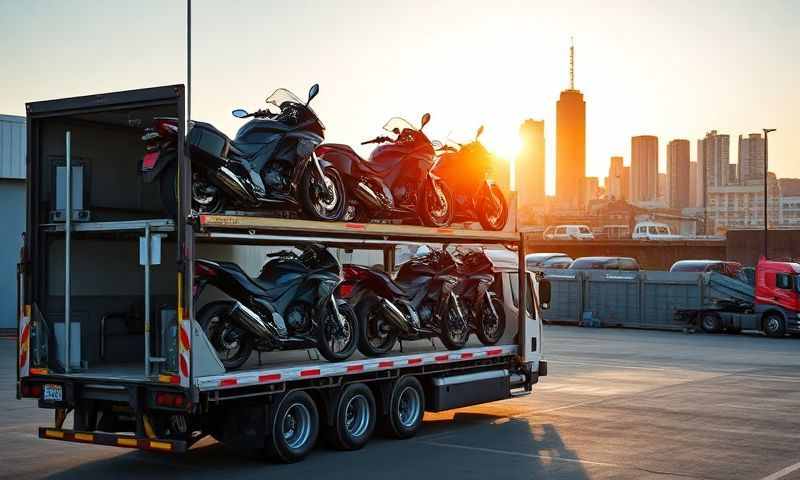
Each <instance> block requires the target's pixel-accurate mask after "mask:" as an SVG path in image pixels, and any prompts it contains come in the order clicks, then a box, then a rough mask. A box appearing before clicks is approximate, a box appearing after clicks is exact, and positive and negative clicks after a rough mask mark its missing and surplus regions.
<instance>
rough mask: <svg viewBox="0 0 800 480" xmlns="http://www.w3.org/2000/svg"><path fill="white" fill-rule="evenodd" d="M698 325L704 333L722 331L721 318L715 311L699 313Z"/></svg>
mask: <svg viewBox="0 0 800 480" xmlns="http://www.w3.org/2000/svg"><path fill="white" fill-rule="evenodd" d="M700 327H701V328H702V329H703V331H704V332H706V333H719V332H720V331H722V320H720V318H719V315H718V314H717V313H715V312H705V313H703V314H701V315H700Z"/></svg>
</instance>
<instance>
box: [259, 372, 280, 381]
mask: <svg viewBox="0 0 800 480" xmlns="http://www.w3.org/2000/svg"><path fill="white" fill-rule="evenodd" d="M280 379H281V374H280V373H270V374H267V375H259V376H258V383H268V382H277V381H278V380H280Z"/></svg>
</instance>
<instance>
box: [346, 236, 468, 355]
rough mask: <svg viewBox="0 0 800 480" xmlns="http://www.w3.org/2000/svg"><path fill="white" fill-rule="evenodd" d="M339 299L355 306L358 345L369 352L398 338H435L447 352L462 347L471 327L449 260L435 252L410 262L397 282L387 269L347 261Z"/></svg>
mask: <svg viewBox="0 0 800 480" xmlns="http://www.w3.org/2000/svg"><path fill="white" fill-rule="evenodd" d="M342 270H343V274H344V282H343V283H342V285H341V286H340V287H339V290H338V294H339V296H340V297H344V298H347V299H348V300H349V301H350V303H351V304H352V305H354V306H355V312H356V316H357V317H358V324H359V329H360V332H359V333H360V335H359V344H358V349H359V351H360V352H361V353H363V354H364V355H367V356H376V355H381V354H384V353H386V352H389V351H390V350H391V349H392V348H393V347H394V345H395V342H396V341H397V340H398V339H400V340H420V339H424V338H432V337H439V339H441V341H442V343H443V344H444V345H445V346H446V347H447V348H448V349H451V350H457V349H459V348H461V347H463V346H464V345H465V344H466V342H467V338H468V337H469V334H470V330H469V325H468V324H467V319H466V318H465V317H464V315H463V313H462V312H461V309H460V307H459V300H458V298H457V296H456V295H455V291H454V289H455V287H456V284H457V283H458V280H459V279H458V277H457V276H456V274H457V271H456V264H455V262H454V261H453V258H452V257H451V256H450V255H449V254H447V252H442V251H439V250H434V251H432V252H431V253H429V254H428V255H425V256H420V257H416V258H413V259H411V260H409V261H408V262H406V263H404V264H403V265H402V267H400V271H399V272H398V273H397V277H396V279H395V280H392V278H391V277H390V276H389V275H388V274H387V273H385V272H383V271H380V270H375V269H369V268H365V267H361V266H358V265H345V266H344V268H343V269H342Z"/></svg>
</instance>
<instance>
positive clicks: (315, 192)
mask: <svg viewBox="0 0 800 480" xmlns="http://www.w3.org/2000/svg"><path fill="white" fill-rule="evenodd" d="M322 173H323V174H324V175H325V188H326V189H327V192H326V195H320V192H319V187H318V186H317V185H316V182H315V181H314V175H313V174H312V170H311V169H310V168H309V169H308V170H306V173H305V175H304V176H303V181H302V186H301V192H300V197H301V198H300V200H301V201H302V203H303V210H305V212H306V214H307V215H308V216H309V217H311V218H312V219H313V220H321V221H323V222H335V221H337V220H341V219H342V217H344V214H345V211H346V210H347V192H346V191H345V188H344V182H343V181H342V177H341V175H339V172H337V171H336V169H335V168H333V167H325V168H324V169H322Z"/></svg>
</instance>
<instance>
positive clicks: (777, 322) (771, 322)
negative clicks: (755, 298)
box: [762, 313, 786, 338]
mask: <svg viewBox="0 0 800 480" xmlns="http://www.w3.org/2000/svg"><path fill="white" fill-rule="evenodd" d="M762 328H763V330H764V333H766V334H767V336H768V337H773V338H781V337H783V336H784V335H785V334H786V322H784V320H783V317H781V316H780V315H778V314H777V313H768V314H767V315H765V316H764V324H763V327H762Z"/></svg>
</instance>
